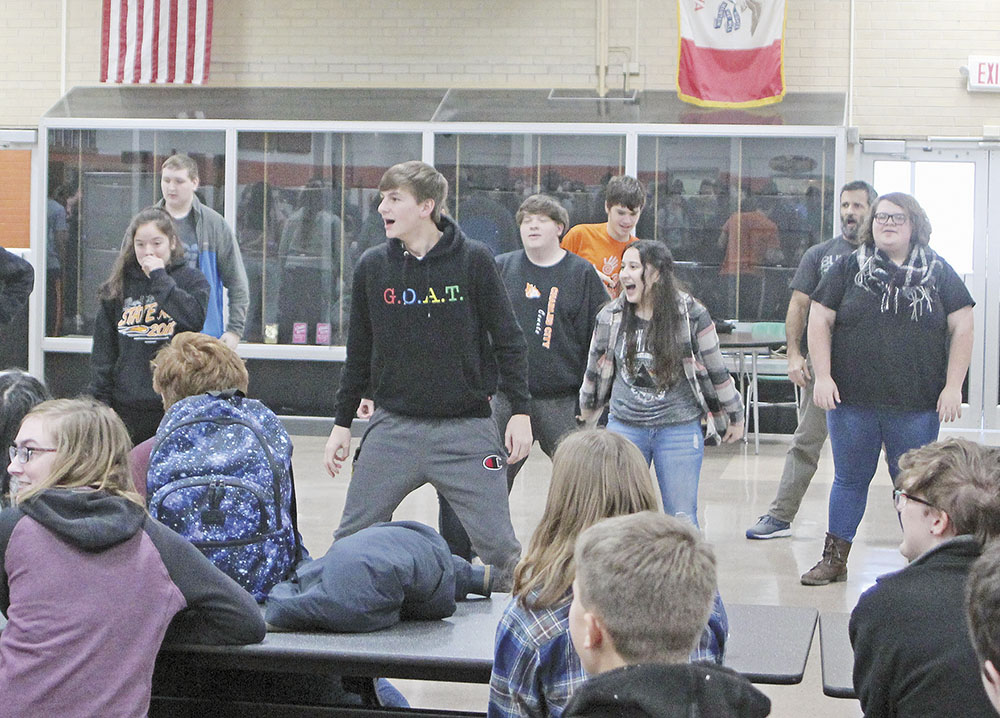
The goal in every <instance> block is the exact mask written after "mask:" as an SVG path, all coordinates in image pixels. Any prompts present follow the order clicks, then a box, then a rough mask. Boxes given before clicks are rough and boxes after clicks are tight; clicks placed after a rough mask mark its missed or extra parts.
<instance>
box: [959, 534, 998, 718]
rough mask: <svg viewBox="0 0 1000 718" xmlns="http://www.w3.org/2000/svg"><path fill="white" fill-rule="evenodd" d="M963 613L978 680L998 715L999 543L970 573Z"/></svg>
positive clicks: (991, 545) (989, 548) (989, 550)
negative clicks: (977, 666) (973, 648)
mask: <svg viewBox="0 0 1000 718" xmlns="http://www.w3.org/2000/svg"><path fill="white" fill-rule="evenodd" d="M965 610H966V617H967V618H968V621H969V633H970V634H971V635H972V645H973V646H974V647H975V649H976V656H977V657H978V661H979V670H980V676H979V677H980V678H982V679H983V688H985V689H986V695H987V696H988V697H989V699H990V703H992V704H993V707H994V708H996V710H997V713H998V714H1000V543H993V544H990V545H989V546H988V547H987V548H986V549H984V550H983V555H982V556H980V557H979V558H978V559H976V562H975V563H974V564H972V570H971V571H969V582H968V584H967V585H966V587H965Z"/></svg>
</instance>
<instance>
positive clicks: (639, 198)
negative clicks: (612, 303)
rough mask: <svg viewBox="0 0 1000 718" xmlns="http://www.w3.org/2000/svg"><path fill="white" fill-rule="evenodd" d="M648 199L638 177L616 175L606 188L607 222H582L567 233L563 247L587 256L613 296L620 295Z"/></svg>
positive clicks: (605, 207)
mask: <svg viewBox="0 0 1000 718" xmlns="http://www.w3.org/2000/svg"><path fill="white" fill-rule="evenodd" d="M645 203H646V189H645V187H643V186H642V183H641V182H640V181H639V180H637V179H636V178H635V177H629V176H628V175H619V176H617V177H612V178H611V180H610V181H609V182H608V186H607V189H606V190H605V202H604V209H605V211H606V212H607V213H608V221H607V223H598V224H578V225H576V226H575V227H573V228H572V229H571V230H570V231H569V232H567V233H566V236H565V237H563V241H562V248H563V249H566V250H569V251H570V252H572V253H573V254H576V255H579V256H580V257H583V258H584V259H586V260H587V261H588V262H590V263H591V264H592V265H594V269H596V270H597V275H598V276H599V277H600V278H601V281H602V282H604V286H605V287H606V288H607V290H608V293H609V294H610V295H611V296H612V298H614V297H617V296H618V292H619V286H618V271H619V270H620V269H621V265H622V254H623V253H624V252H625V248H626V247H627V246H628V245H629V244H631V243H632V242H633V241H635V239H636V236H635V234H633V233H632V230H634V229H635V225H636V224H637V223H638V222H639V215H640V214H641V213H642V207H643V205H644V204H645Z"/></svg>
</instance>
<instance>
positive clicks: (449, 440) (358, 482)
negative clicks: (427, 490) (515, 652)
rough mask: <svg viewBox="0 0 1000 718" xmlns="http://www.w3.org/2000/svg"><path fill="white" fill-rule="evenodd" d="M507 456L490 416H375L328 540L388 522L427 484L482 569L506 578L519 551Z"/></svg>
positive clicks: (382, 413) (377, 413) (384, 413)
mask: <svg viewBox="0 0 1000 718" xmlns="http://www.w3.org/2000/svg"><path fill="white" fill-rule="evenodd" d="M505 456H506V452H505V451H504V449H503V444H502V443H501V441H500V435H499V433H498V432H497V427H496V423H494V421H493V419H492V418H490V417H485V418H469V419H464V418H460V419H430V418H417V417H412V416H402V415H400V414H393V413H391V412H388V411H386V410H384V409H376V410H375V414H374V415H373V416H372V418H371V421H370V422H369V424H368V428H367V430H366V431H365V433H364V436H362V437H361V448H360V450H359V453H358V455H357V458H356V459H355V462H354V471H353V474H352V475H351V483H350V485H349V486H348V487H347V500H346V503H345V505H344V514H343V516H341V518H340V526H339V527H338V528H337V530H336V531H335V532H334V534H333V536H334V538H335V539H339V538H343V537H344V536H349V535H351V534H353V533H355V532H357V531H360V530H361V529H363V528H366V527H368V526H371V525H372V524H375V523H378V522H380V521H391V520H392V512H393V511H394V510H395V509H396V507H397V506H399V504H400V502H401V501H402V500H403V499H404V498H405V497H406V496H407V494H409V493H410V492H412V491H414V490H415V489H417V488H419V487H421V486H423V485H424V484H431V485H432V486H433V487H434V488H435V489H437V490H438V493H440V494H441V495H443V496H444V497H445V498H446V499H447V500H448V502H449V503H450V504H451V506H452V507H453V508H454V509H455V513H457V514H458V517H459V520H460V521H461V522H462V525H463V526H464V527H465V530H466V531H467V532H468V533H469V537H470V538H471V540H472V547H473V549H474V550H475V552H476V553H477V554H478V555H479V556H480V557H481V558H482V559H483V562H484V563H488V564H491V565H493V566H495V567H496V568H497V569H498V570H499V571H501V572H502V573H509V572H510V571H513V568H514V565H515V564H516V563H517V561H518V559H519V558H520V556H521V544H520V543H518V541H517V537H516V536H515V535H514V527H513V526H512V525H511V522H510V506H509V504H508V503H507V474H506V469H507V461H506V458H505Z"/></svg>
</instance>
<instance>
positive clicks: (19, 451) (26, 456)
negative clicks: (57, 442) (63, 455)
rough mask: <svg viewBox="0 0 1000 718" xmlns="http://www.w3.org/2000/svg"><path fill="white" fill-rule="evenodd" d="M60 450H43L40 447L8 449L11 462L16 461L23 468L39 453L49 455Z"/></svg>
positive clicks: (11, 447)
mask: <svg viewBox="0 0 1000 718" xmlns="http://www.w3.org/2000/svg"><path fill="white" fill-rule="evenodd" d="M54 451H58V449H43V448H41V447H38V446H9V447H7V455H8V456H9V457H10V460H11V461H16V462H17V463H19V464H20V465H21V466H24V465H25V464H27V463H28V462H29V461H31V457H32V456H34V455H35V454H37V453H45V454H49V453H52V452H54Z"/></svg>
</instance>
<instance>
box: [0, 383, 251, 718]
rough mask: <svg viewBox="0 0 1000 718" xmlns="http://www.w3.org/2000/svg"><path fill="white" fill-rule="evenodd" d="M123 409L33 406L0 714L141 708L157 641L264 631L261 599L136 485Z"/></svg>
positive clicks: (10, 512) (8, 586)
mask: <svg viewBox="0 0 1000 718" xmlns="http://www.w3.org/2000/svg"><path fill="white" fill-rule="evenodd" d="M130 446H131V443H130V442H129V437H128V432H127V430H126V429H125V425H124V424H123V423H122V421H121V419H119V418H118V415H117V414H115V413H114V411H112V410H111V409H110V408H108V407H107V406H104V405H103V404H100V403H98V402H96V401H94V400H91V399H59V400H54V401H46V402H43V403H41V404H39V405H38V406H36V407H35V408H34V409H32V410H31V411H30V412H29V413H28V414H27V416H25V418H24V421H22V422H21V427H20V429H19V430H18V433H17V437H16V438H15V441H14V444H13V445H12V446H11V447H10V466H9V467H8V471H9V472H10V475H11V478H12V480H13V482H14V483H16V484H17V487H18V488H17V492H16V494H15V497H14V501H15V505H14V506H12V507H10V508H8V509H5V510H4V511H3V512H0V562H2V565H0V569H2V570H0V610H2V611H3V613H4V615H5V616H6V617H7V626H6V627H5V628H4V630H3V634H2V635H0V695H2V696H3V701H2V703H0V715H2V716H29V715H32V716H112V715H113V716H126V715H127V716H139V715H146V713H147V712H148V710H149V701H150V680H151V676H152V673H153V664H154V661H155V659H156V654H157V651H159V648H160V643H161V642H162V641H163V640H164V639H165V638H166V640H174V641H181V642H185V643H206V644H245V643H257V642H259V641H260V640H262V639H263V638H264V630H265V629H264V621H263V619H262V618H261V615H260V610H259V609H258V608H257V603H256V602H255V601H254V600H253V597H252V596H250V594H248V593H247V592H246V591H244V590H243V589H242V588H240V587H239V586H238V585H237V584H236V583H235V582H234V581H233V580H232V579H230V578H228V577H227V576H226V575H225V574H223V573H222V572H221V571H219V570H218V569H217V568H215V566H213V565H212V564H211V563H210V562H209V561H208V559H206V558H205V557H204V556H202V555H201V554H200V553H199V552H198V550H197V549H196V548H195V547H194V546H192V545H191V544H190V543H188V542H187V541H185V540H184V539H182V538H181V537H180V536H177V535H176V534H175V533H173V532H172V531H170V529H168V528H166V527H165V526H163V525H161V524H159V523H158V522H156V521H155V520H154V519H152V518H150V517H149V515H148V514H147V513H146V511H145V509H144V508H143V502H142V500H141V498H140V497H139V496H138V495H137V494H136V493H135V492H134V491H133V490H132V482H131V476H130V474H129V468H128V451H129V448H130Z"/></svg>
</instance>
